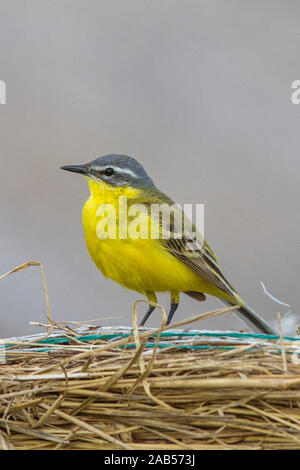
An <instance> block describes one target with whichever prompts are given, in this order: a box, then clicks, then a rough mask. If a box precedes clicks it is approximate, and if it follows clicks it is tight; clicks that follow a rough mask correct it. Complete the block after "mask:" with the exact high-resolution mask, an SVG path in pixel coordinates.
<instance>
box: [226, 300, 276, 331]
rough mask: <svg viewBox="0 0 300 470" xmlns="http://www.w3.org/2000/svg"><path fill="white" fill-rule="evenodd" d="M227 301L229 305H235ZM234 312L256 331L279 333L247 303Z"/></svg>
mask: <svg viewBox="0 0 300 470" xmlns="http://www.w3.org/2000/svg"><path fill="white" fill-rule="evenodd" d="M224 302H225V301H224ZM225 303H226V304H227V305H234V303H232V304H231V303H229V302H225ZM234 313H235V314H236V315H237V316H238V317H239V318H240V319H241V320H242V321H243V322H244V323H246V325H248V326H249V327H250V328H251V329H252V330H253V331H255V332H256V333H264V334H266V335H277V332H276V331H275V330H274V329H273V328H272V327H271V326H270V325H269V324H268V323H267V322H266V321H265V320H264V319H263V318H262V317H260V316H259V315H258V314H257V313H255V312H254V310H252V309H251V308H250V307H248V306H247V305H244V306H243V307H240V308H239V309H238V310H236V311H235V312H234Z"/></svg>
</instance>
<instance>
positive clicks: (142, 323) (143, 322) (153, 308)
mask: <svg viewBox="0 0 300 470" xmlns="http://www.w3.org/2000/svg"><path fill="white" fill-rule="evenodd" d="M153 310H155V307H153V305H149V308H148V311H147V313H146V315H145V316H144V318H143V320H142V321H141V323H140V325H139V326H144V325H145V323H146V321H147V320H148V318H149V317H150V315H151V313H152V312H153Z"/></svg>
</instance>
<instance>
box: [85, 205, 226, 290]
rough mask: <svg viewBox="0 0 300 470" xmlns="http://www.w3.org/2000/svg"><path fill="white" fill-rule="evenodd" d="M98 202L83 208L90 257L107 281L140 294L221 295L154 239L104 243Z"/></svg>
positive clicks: (119, 240)
mask: <svg viewBox="0 0 300 470" xmlns="http://www.w3.org/2000/svg"><path fill="white" fill-rule="evenodd" d="M97 207H98V202H97V201H96V200H95V199H94V198H93V197H90V198H89V199H88V200H87V202H86V204H85V206H84V208H83V217H82V221H83V227H84V233H85V240H86V244H87V248H88V251H89V254H90V256H91V258H92V260H93V261H94V263H95V264H96V266H97V267H98V268H99V269H100V271H101V272H102V273H103V275H104V276H105V277H108V278H111V279H113V280H114V281H116V282H118V283H119V284H121V285H122V286H123V287H126V288H128V289H132V290H135V291H137V292H140V293H145V291H154V292H184V291H188V290H196V291H199V292H206V293H209V294H212V295H218V294H217V291H219V289H216V288H215V287H214V286H212V285H211V284H210V283H209V282H207V281H205V280H203V279H202V278H201V277H199V276H198V275H197V274H196V273H194V272H193V271H192V270H191V269H189V268H188V267H187V266H185V265H184V264H183V263H181V262H180V261H179V260H177V259H176V258H175V257H174V256H173V255H171V254H170V253H168V252H167V251H166V250H165V249H164V247H163V246H162V245H161V244H160V243H159V242H158V241H157V240H152V239H145V240H144V239H136V240H133V239H125V240H121V239H110V238H107V239H105V240H101V239H100V238H99V237H98V236H97V233H96V230H97V224H98V223H99V217H98V216H96V210H97Z"/></svg>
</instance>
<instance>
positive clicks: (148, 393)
mask: <svg viewBox="0 0 300 470" xmlns="http://www.w3.org/2000/svg"><path fill="white" fill-rule="evenodd" d="M224 310H226V309H224ZM211 313H213V314H214V313H216V312H211ZM219 314H220V311H219ZM52 326H53V325H52ZM57 328H62V329H61V330H58V331H57V330H56V332H55V333H52V334H51V336H50V337H49V336H48V338H47V339H45V337H44V336H43V335H34V336H31V337H26V338H21V339H19V340H16V339H12V340H5V341H4V345H5V352H6V355H5V360H6V361H5V363H3V364H0V413H1V415H0V416H1V417H0V446H1V447H2V448H3V449H5V448H7V449H11V448H14V449H22V450H23V449H106V450H107V449H166V450H170V449H187V450H188V449H298V448H300V409H299V404H300V367H299V365H298V364H297V362H298V361H297V360H295V358H296V359H297V358H298V356H297V354H298V353H299V352H300V344H299V346H298V341H292V340H289V341H288V340H285V341H283V340H282V345H283V346H284V349H285V356H284V357H285V359H284V361H283V357H282V354H281V349H280V342H279V340H278V339H269V337H268V336H265V335H242V334H240V335H238V334H237V333H228V332H208V331H207V332H205V331H197V330H189V331H188V332H187V331H184V330H182V329H181V330H179V329H176V330H173V329H170V328H169V329H168V332H167V331H166V330H163V331H160V330H148V329H147V330H143V331H142V332H141V333H140V334H139V335H138V334H137V330H136V331H135V335H134V336H133V335H131V336H130V338H129V339H128V336H129V335H130V330H129V329H128V328H127V329H126V328H121V327H119V328H115V329H110V328H94V329H91V328H87V327H85V328H84V327H81V328H75V329H74V328H73V327H72V328H71V327H70V326H68V325H66V324H64V325H59V326H57ZM174 335H175V336H174ZM124 336H125V337H124ZM151 337H152V338H153V339H151ZM42 338H44V339H42ZM147 339H148V340H149V342H148V343H146V340H147ZM62 341H66V342H67V343H65V344H64V343H63V342H62ZM126 345H127V346H126ZM132 346H133V347H132ZM290 353H293V354H290Z"/></svg>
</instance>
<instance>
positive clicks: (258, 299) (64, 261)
mask: <svg viewBox="0 0 300 470" xmlns="http://www.w3.org/2000/svg"><path fill="white" fill-rule="evenodd" d="M0 11H1V14H0V46H1V47H0V79H2V80H5V82H6V85H7V104H6V105H1V106H0V139H1V151H0V180H1V184H0V223H1V230H0V243H1V245H0V246H1V251H0V253H1V256H0V273H4V272H6V271H8V270H9V269H11V268H13V267H15V266H17V265H19V264H21V263H23V262H25V261H28V260H32V259H34V260H41V261H42V262H43V263H44V265H45V269H46V275H47V281H48V288H49V295H50V301H51V309H52V314H53V317H54V319H55V320H87V319H91V318H101V320H100V321H99V322H98V323H101V324H104V325H110V324H111V325H114V324H123V325H128V324H130V323H131V307H132V303H133V301H134V300H135V299H136V298H139V297H140V296H139V295H137V294H135V293H134V292H130V291H126V290H123V289H122V288H121V287H119V286H118V285H117V284H115V283H113V282H112V281H110V280H106V279H104V278H103V277H102V275H101V274H100V272H98V271H97V269H96V267H95V266H94V264H93V263H92V261H91V260H90V258H89V256H88V253H87V250H86V248H85V243H84V237H83V231H82V227H81V208H82V205H83V203H84V201H85V199H86V198H87V196H88V188H87V184H86V182H85V181H84V179H83V178H80V177H79V176H78V175H71V174H67V173H65V172H62V171H60V170H59V169H58V167H59V166H60V165H62V164H68V163H82V162H85V161H87V160H90V159H92V158H95V157H96V156H100V155H103V154H105V153H109V152H115V153H126V154H129V155H132V156H135V157H136V158H137V159H138V160H139V161H140V162H141V163H142V164H143V165H144V166H145V167H146V169H147V171H148V172H149V174H150V175H151V176H152V177H153V179H154V180H155V182H156V184H157V186H158V187H160V188H161V189H163V190H164V191H165V192H167V193H168V194H169V195H170V196H171V197H172V198H173V199H175V200H176V201H177V202H181V203H196V202H201V203H204V204H205V211H206V212H205V235H206V237H207V239H208V241H209V243H210V244H211V245H212V247H213V249H214V251H215V252H216V254H217V255H218V256H219V259H220V263H221V266H222V267H223V270H224V272H225V274H226V275H227V277H228V278H229V279H230V280H231V281H232V283H233V284H234V285H235V286H236V288H237V289H238V291H239V293H240V295H241V296H242V297H244V299H245V300H246V301H247V302H248V303H249V304H250V305H252V306H253V307H254V308H255V309H256V310H257V311H258V312H260V313H263V314H264V315H265V317H266V318H268V319H269V320H270V321H273V319H274V318H275V316H276V312H277V311H278V310H280V311H282V312H284V311H286V308H285V307H282V306H279V305H277V304H275V303H273V302H272V301H271V300H270V299H269V298H268V297H266V295H265V294H264V293H263V291H262V288H261V286H260V280H263V281H264V283H265V284H266V286H267V288H268V289H269V290H270V291H271V292H272V293H273V294H274V295H275V296H276V297H278V298H280V299H282V300H284V301H286V302H288V303H290V304H291V305H292V310H293V312H294V313H296V314H297V313H298V312H299V274H300V269H299V267H300V266H299V169H300V165H299V150H300V145H299V143H300V137H299V118H300V105H299V106H296V105H293V104H292V103H291V93H292V90H291V83H292V81H293V80H296V79H299V78H300V70H299V46H300V37H299V36H300V32H299V31H300V30H299V20H300V4H299V2H298V1H297V0H294V1H292V0H291V1H276V0H268V1H263V0H259V1H252V0H248V1H241V0H236V1H234V0H227V1H221V0H214V1H212V0H204V1H201V0H195V1H193V0H185V1H183V0H181V1H179V0H151V1H146V0H142V1H141V0H126V1H123V0H108V1H105V0H97V1H95V0H88V1H86V0H59V1H58V0H51V1H50V0H46V1H45V0H39V1H33V0H26V1H25V0H22V1H18V0H9V1H4V0H1V1H0ZM0 299H1V301H0V336H2V337H3V336H4V337H5V336H13V335H21V334H28V333H31V332H38V331H39V330H38V329H37V328H34V327H32V326H30V325H29V321H33V320H35V321H44V319H45V302H44V297H43V291H42V284H41V278H40V273H39V270H38V268H31V270H27V271H26V272H22V273H19V274H15V275H13V276H10V277H8V278H5V279H3V280H1V281H0ZM159 300H160V302H161V303H163V304H164V305H165V306H168V296H167V295H165V294H164V295H162V296H161V297H160V299H159ZM219 306H220V302H219V301H218V300H217V299H214V298H210V299H209V300H208V301H207V302H206V303H197V302H195V301H193V300H192V299H189V298H186V297H185V296H183V297H182V304H181V308H180V310H179V311H178V313H177V314H176V317H175V319H177V320H179V319H180V318H183V317H185V316H191V315H196V314H197V313H200V312H205V311H208V310H210V309H212V308H215V307H219ZM140 308H141V310H143V306H141V307H140ZM144 308H145V307H144ZM141 314H142V312H141ZM158 315H159V314H157V315H156V316H154V315H153V318H152V321H151V322H149V325H150V326H154V325H158V323H159V320H158ZM197 326H199V327H220V328H224V327H226V328H242V327H243V325H242V324H241V323H240V322H239V320H236V319H235V317H234V316H232V315H231V316H227V317H226V318H219V319H218V320H214V321H212V320H211V321H205V322H204V321H203V322H201V323H198V325H197Z"/></svg>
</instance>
